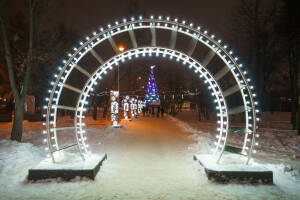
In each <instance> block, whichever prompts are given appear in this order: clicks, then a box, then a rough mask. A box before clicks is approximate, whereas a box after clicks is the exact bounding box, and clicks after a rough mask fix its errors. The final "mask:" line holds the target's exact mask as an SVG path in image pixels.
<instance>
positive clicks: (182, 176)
mask: <svg viewBox="0 0 300 200" xmlns="http://www.w3.org/2000/svg"><path fill="white" fill-rule="evenodd" d="M123 124H124V128H122V129H113V128H107V129H103V127H98V126H93V127H91V128H88V130H87V135H88V142H89V144H90V146H91V148H92V152H93V153H94V154H102V153H104V152H106V153H107V155H108V159H107V160H106V161H105V162H104V164H103V166H102V167H101V169H100V171H99V173H98V175H97V177H96V180H95V181H90V180H81V181H80V180H78V179H75V180H73V181H72V182H61V181H60V180H56V181H52V182H46V183H45V182H42V183H30V182H28V181H27V180H26V176H27V173H28V169H29V168H32V167H34V166H36V165H38V164H39V163H40V162H41V161H42V160H43V159H44V158H45V151H44V144H43V143H42V139H43V136H42V134H41V129H40V128H39V126H40V124H39V123H36V124H35V125H33V124H30V123H29V125H31V126H32V128H29V129H28V128H25V130H26V133H25V134H24V137H23V143H17V142H13V141H10V140H8V139H2V140H0V199H52V200H53V199H172V200H173V199H295V200H296V199H300V192H299V191H300V178H299V177H300V176H299V169H296V167H295V166H296V165H295V166H294V165H291V166H290V165H287V164H286V163H290V161H291V160H289V158H284V157H283V158H282V157H280V158H279V159H275V160H276V161H277V162H276V163H275V162H273V160H274V159H273V160H272V163H271V162H268V161H269V159H267V158H268V157H266V156H268V155H270V154H269V153H268V154H267V153H264V154H263V153H261V155H260V157H259V158H260V159H258V160H256V162H258V163H260V164H262V163H263V164H264V165H265V166H266V167H267V168H268V169H271V170H273V171H274V182H275V185H273V186H263V185H259V186H254V185H247V184H245V185H239V184H228V185H222V184H216V183H213V182H210V181H208V180H207V178H206V176H205V172H204V170H203V168H202V167H201V166H200V165H199V163H197V162H195V161H194V160H193V157H192V156H193V154H195V153H203V152H207V151H209V150H210V149H211V148H212V143H213V140H212V139H211V138H210V137H209V135H210V134H209V133H208V132H209V131H206V130H208V129H209V125H207V126H206V127H205V126H204V127H203V130H205V131H202V132H200V131H199V130H197V129H194V128H193V127H192V126H190V125H189V124H187V123H186V122H183V121H181V120H178V119H175V118H171V117H165V118H163V119H161V118H160V119H157V118H152V117H149V118H139V119H134V120H133V121H132V122H124V123H123ZM1 130H4V129H1ZM0 134H1V133H0ZM3 135H4V134H3ZM62 135H63V134H62ZM65 135H67V134H65ZM2 137H6V136H2ZM69 139H70V136H65V137H64V136H61V141H63V142H67V141H68V140H69ZM66 155H69V156H70V155H71V156H72V155H73V156H78V154H77V153H76V152H69V153H68V154H66ZM264 158H266V159H264ZM274 158H277V157H276V156H274ZM295 162H296V161H295Z"/></svg>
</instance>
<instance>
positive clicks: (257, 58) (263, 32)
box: [231, 0, 282, 106]
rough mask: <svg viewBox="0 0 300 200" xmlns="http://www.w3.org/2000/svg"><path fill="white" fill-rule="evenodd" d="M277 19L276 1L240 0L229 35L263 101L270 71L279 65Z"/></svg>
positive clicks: (233, 14) (233, 15)
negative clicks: (248, 69)
mask: <svg viewBox="0 0 300 200" xmlns="http://www.w3.org/2000/svg"><path fill="white" fill-rule="evenodd" d="M277 18H278V1H272V2H268V1H263V0H255V1H253V0H240V4H239V5H238V7H236V8H235V9H234V10H233V12H232V22H233V24H232V27H233V28H232V33H231V35H232V37H234V40H235V42H234V43H236V44H237V47H238V50H239V52H241V53H242V54H244V58H246V59H245V61H246V63H247V65H248V66H249V67H250V69H251V71H252V73H253V75H254V77H255V81H256V86H257V91H258V93H259V97H260V98H261V101H262V103H263V104H264V99H265V98H266V97H265V96H264V95H265V91H266V88H268V87H267V85H268V81H269V78H270V74H271V73H270V72H271V71H274V70H275V69H276V68H277V67H278V66H279V63H280V60H281V59H282V56H279V55H280V49H279V45H278V42H277V38H276V35H275V34H274V32H275V30H274V29H275V24H276V23H275V22H276V20H277ZM263 106H264V105H263Z"/></svg>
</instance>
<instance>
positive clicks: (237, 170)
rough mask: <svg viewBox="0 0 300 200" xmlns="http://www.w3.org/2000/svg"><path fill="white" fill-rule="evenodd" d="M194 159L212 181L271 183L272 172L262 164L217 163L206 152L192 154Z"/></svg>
mask: <svg viewBox="0 0 300 200" xmlns="http://www.w3.org/2000/svg"><path fill="white" fill-rule="evenodd" d="M194 160H195V161H198V162H199V163H200V165H201V166H202V167H203V168H204V170H205V174H206V176H207V178H208V180H210V181H213V182H217V183H238V184H264V185H273V172H272V171H270V170H268V169H266V168H265V167H263V166H262V165H258V164H256V165H255V166H254V165H243V164H242V163H235V162H234V161H233V162H232V163H225V164H222V165H218V164H216V163H215V162H212V160H215V159H214V158H213V156H212V155H208V154H199V155H194Z"/></svg>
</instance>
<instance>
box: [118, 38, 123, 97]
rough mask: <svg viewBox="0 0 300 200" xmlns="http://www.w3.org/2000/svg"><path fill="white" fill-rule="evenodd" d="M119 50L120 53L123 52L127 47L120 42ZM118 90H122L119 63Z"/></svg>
mask: <svg viewBox="0 0 300 200" xmlns="http://www.w3.org/2000/svg"><path fill="white" fill-rule="evenodd" d="M118 50H119V52H120V53H122V52H123V51H124V50H125V47H124V46H123V45H122V44H120V45H119V46H118ZM118 91H119V92H120V69H119V65H118Z"/></svg>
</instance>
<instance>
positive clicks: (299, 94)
mask: <svg viewBox="0 0 300 200" xmlns="http://www.w3.org/2000/svg"><path fill="white" fill-rule="evenodd" d="M297 121H298V123H297V129H298V135H300V93H299V91H298V118H297Z"/></svg>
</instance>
